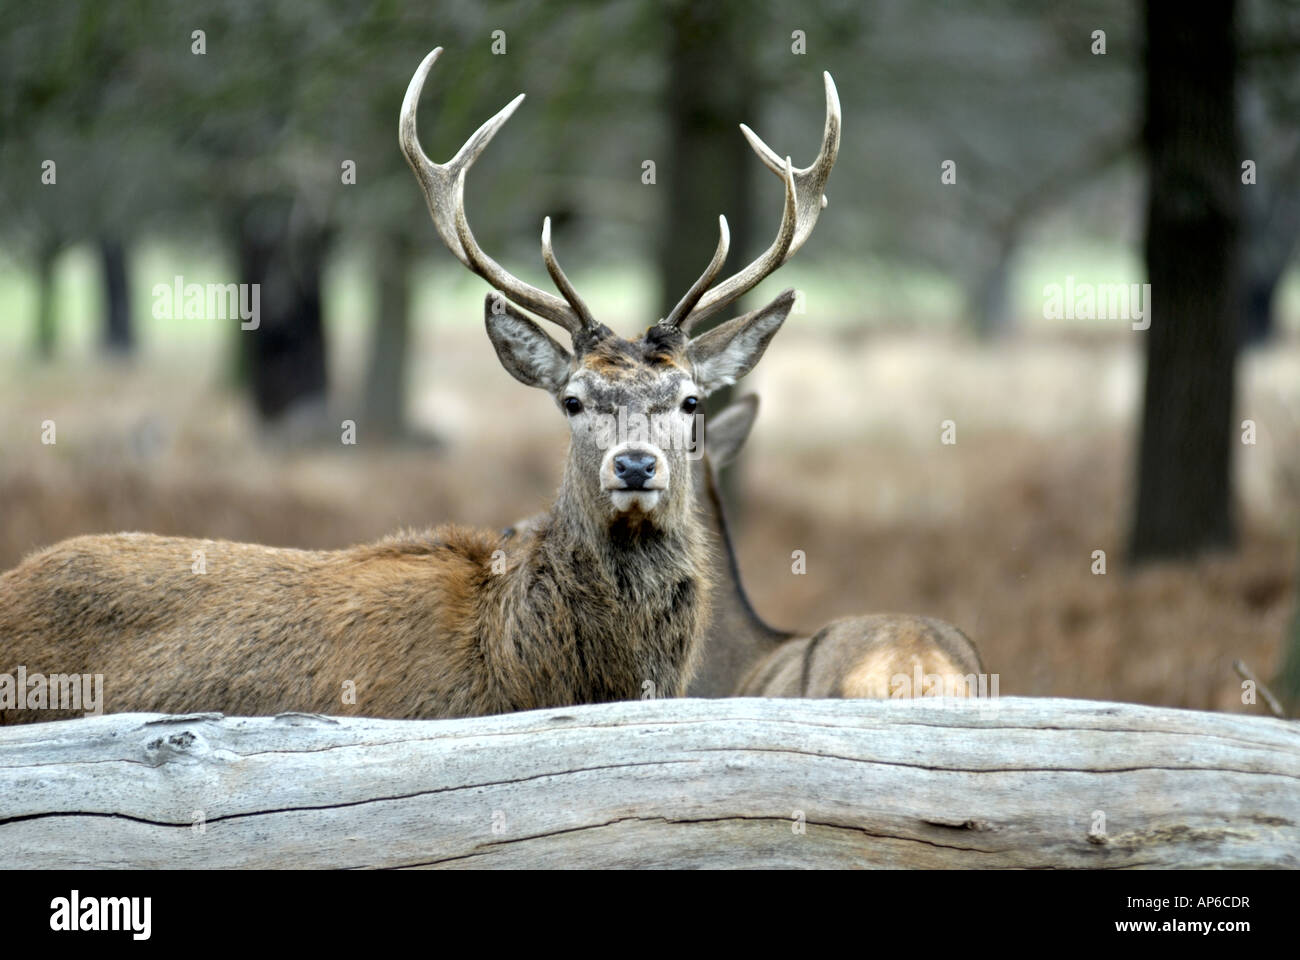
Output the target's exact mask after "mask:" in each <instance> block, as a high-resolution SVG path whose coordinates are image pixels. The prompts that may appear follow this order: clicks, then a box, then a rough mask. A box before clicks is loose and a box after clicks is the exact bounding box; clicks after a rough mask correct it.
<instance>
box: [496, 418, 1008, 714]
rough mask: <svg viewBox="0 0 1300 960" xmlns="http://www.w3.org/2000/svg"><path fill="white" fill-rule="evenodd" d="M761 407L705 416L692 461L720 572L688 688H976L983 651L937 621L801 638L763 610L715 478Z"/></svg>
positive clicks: (791, 692)
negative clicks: (698, 452)
mask: <svg viewBox="0 0 1300 960" xmlns="http://www.w3.org/2000/svg"><path fill="white" fill-rule="evenodd" d="M757 414H758V397H757V396H754V395H752V394H751V395H750V396H746V397H742V398H741V399H739V400H737V401H736V402H734V403H732V404H731V405H730V406H728V407H727V408H726V409H724V410H722V411H721V412H719V413H718V414H716V415H714V416H713V417H711V418H710V419H709V420H708V422H707V424H706V429H705V445H704V452H705V456H704V457H703V458H702V459H701V460H699V461H697V462H696V465H695V469H696V491H697V497H698V501H699V502H698V510H699V515H700V521H701V523H702V524H703V525H704V528H705V529H706V530H707V531H708V533H709V540H710V543H711V546H712V548H713V552H714V567H715V571H716V573H715V590H714V594H713V599H712V604H711V607H712V619H711V621H710V623H709V627H708V632H707V636H706V639H705V641H704V643H703V645H702V651H701V655H700V666H699V669H698V671H697V672H696V674H695V677H694V679H692V681H691V682H690V685H689V686H688V687H687V695H688V696H692V697H726V696H740V697H814V698H827V697H840V698H855V697H861V698H871V699H883V698H888V697H890V696H898V695H899V694H900V691H902V690H904V689H906V690H907V691H908V692H909V693H910V694H914V695H917V696H919V695H921V694H922V693H925V692H928V691H931V690H932V689H933V688H932V684H933V683H934V682H935V681H934V678H936V677H938V678H940V680H939V682H940V683H947V684H948V685H949V689H950V692H954V693H956V694H957V695H961V696H971V695H974V694H975V692H976V690H975V684H976V683H977V680H976V679H975V678H976V677H977V676H978V675H979V674H981V673H982V672H983V665H982V663H981V660H980V655H979V651H978V650H977V649H976V647H975V644H974V643H972V642H971V640H970V639H969V638H968V637H967V636H966V635H965V634H964V633H962V632H961V630H959V629H958V628H957V627H955V626H953V625H952V624H950V623H947V622H945V621H943V620H938V619H935V618H932V617H920V616H914V615H910V614H868V615H862V616H853V617H844V618H842V619H839V620H835V621H833V622H831V623H829V624H827V625H826V626H824V627H822V628H821V629H820V630H818V631H817V632H816V633H814V634H811V635H805V636H800V635H798V634H796V633H795V632H794V631H790V630H781V629H778V628H776V627H773V626H772V625H771V624H769V623H767V621H765V620H764V619H763V618H762V616H760V615H759V613H758V611H757V610H756V609H755V608H754V605H753V603H752V602H751V601H750V599H749V595H748V593H747V591H746V590H745V585H744V581H743V579H742V578H741V575H740V564H739V559H738V557H737V554H736V549H735V545H734V543H733V540H732V536H731V528H730V525H729V524H728V521H727V515H726V510H725V508H724V505H723V501H722V496H721V494H720V490H719V486H718V482H717V476H718V471H719V470H720V469H722V468H723V467H725V466H726V465H727V464H728V463H729V462H731V460H732V459H733V458H734V457H735V456H736V454H737V453H738V452H739V451H740V449H741V447H742V446H743V445H744V443H745V441H746V439H748V437H749V432H750V429H751V428H752V427H753V424H754V419H755V417H756V416H757ZM537 522H538V518H530V519H528V520H525V521H522V522H521V523H518V524H516V525H515V526H514V527H512V528H509V529H508V530H507V531H505V532H506V534H507V536H511V535H514V536H521V537H526V536H527V535H528V533H529V532H530V531H531V530H532V529H533V528H534V527H535V525H536V523H537ZM918 676H919V677H921V678H922V680H921V681H919V682H918V681H916V680H915V678H917V677H918ZM902 677H906V678H907V683H906V684H904V683H902V682H901V680H900V678H902ZM926 678H928V679H926ZM918 687H919V688H920V689H918ZM935 692H937V691H935Z"/></svg>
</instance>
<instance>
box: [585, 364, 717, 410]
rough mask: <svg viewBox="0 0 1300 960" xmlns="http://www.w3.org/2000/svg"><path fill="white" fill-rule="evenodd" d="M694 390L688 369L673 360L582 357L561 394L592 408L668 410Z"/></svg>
mask: <svg viewBox="0 0 1300 960" xmlns="http://www.w3.org/2000/svg"><path fill="white" fill-rule="evenodd" d="M695 390H696V387H695V381H694V380H693V379H692V378H691V375H690V372H689V371H687V370H685V369H683V368H682V367H680V366H678V365H677V364H675V363H662V364H660V363H646V362H629V363H622V362H611V361H609V360H608V359H606V360H601V359H595V360H591V359H589V358H582V359H580V360H579V362H578V368H577V370H576V371H575V372H574V374H573V376H572V377H570V378H569V382H568V384H567V386H566V389H565V393H567V394H572V395H575V396H577V397H579V398H580V399H581V400H582V401H583V403H585V404H586V405H588V406H590V407H592V408H593V409H599V410H606V409H612V408H616V407H629V408H637V409H642V408H644V409H650V410H656V409H671V408H675V407H676V406H677V405H679V404H680V403H681V402H682V400H684V399H685V398H686V397H687V396H688V395H690V394H691V393H694V392H695Z"/></svg>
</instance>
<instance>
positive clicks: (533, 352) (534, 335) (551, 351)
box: [484, 293, 572, 391]
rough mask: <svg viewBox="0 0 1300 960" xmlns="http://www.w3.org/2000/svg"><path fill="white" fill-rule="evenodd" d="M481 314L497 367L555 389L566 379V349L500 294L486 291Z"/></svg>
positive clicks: (544, 386)
mask: <svg viewBox="0 0 1300 960" xmlns="http://www.w3.org/2000/svg"><path fill="white" fill-rule="evenodd" d="M484 316H485V320H486V322H487V332H488V338H489V339H490V340H491V341H492V346H493V347H494V348H496V352H497V357H498V358H500V360H501V366H503V367H505V368H506V371H507V372H508V373H509V374H510V375H511V376H512V377H514V378H515V379H516V380H518V381H519V382H520V383H525V384H527V385H528V386H530V387H540V388H542V389H543V390H548V391H555V390H558V389H559V388H560V386H561V385H562V384H563V383H564V382H565V381H566V380H567V379H568V378H569V361H570V360H571V359H572V357H571V356H570V354H569V351H568V350H565V349H564V348H563V347H562V346H560V345H559V344H558V343H556V342H555V341H554V340H552V339H551V337H550V336H548V335H547V333H546V331H545V330H543V329H542V328H541V327H539V326H538V325H537V324H536V323H534V322H533V321H532V320H529V319H528V318H527V317H526V316H524V315H523V314H522V313H520V312H519V311H518V310H516V309H515V308H514V307H512V306H511V305H510V304H509V303H507V302H506V300H505V298H504V297H502V296H501V295H500V294H498V293H489V294H488V296H487V301H486V303H485V304H484Z"/></svg>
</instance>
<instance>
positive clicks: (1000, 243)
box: [971, 234, 1016, 341]
mask: <svg viewBox="0 0 1300 960" xmlns="http://www.w3.org/2000/svg"><path fill="white" fill-rule="evenodd" d="M1015 249H1016V239H1015V237H1014V236H1013V235H1011V234H1005V235H1003V236H1001V237H999V238H998V239H997V240H996V242H995V243H994V244H993V250H992V251H991V252H990V255H989V259H988V260H987V261H986V262H985V263H983V264H982V268H981V269H980V271H979V272H978V274H977V275H976V279H975V282H974V291H973V298H972V305H971V312H972V313H973V315H974V321H975V335H976V336H977V337H978V338H979V339H980V340H985V341H990V340H1000V339H1002V338H1004V337H1007V336H1009V335H1010V334H1011V333H1012V332H1013V330H1014V327H1015V318H1014V316H1013V315H1012V311H1013V305H1012V302H1011V261H1012V256H1013V254H1014V252H1015Z"/></svg>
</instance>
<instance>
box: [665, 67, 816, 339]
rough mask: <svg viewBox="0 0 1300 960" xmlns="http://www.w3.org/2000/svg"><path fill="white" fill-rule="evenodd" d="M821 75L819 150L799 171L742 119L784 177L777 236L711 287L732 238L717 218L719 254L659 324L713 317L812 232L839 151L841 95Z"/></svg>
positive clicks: (753, 142)
mask: <svg viewBox="0 0 1300 960" xmlns="http://www.w3.org/2000/svg"><path fill="white" fill-rule="evenodd" d="M822 77H823V78H824V80H825V82H826V128H825V131H824V132H823V133H822V146H821V150H820V151H819V152H818V154H817V159H816V160H814V161H813V162H812V164H811V165H810V166H807V167H804V168H803V169H802V170H800V169H797V168H796V167H795V166H794V164H793V163H791V162H790V158H789V157H786V158H785V160H782V159H781V158H780V157H779V156H777V154H776V151H774V150H773V149H772V148H771V147H769V146H768V145H767V144H766V143H764V142H763V141H762V140H761V139H759V136H758V134H756V133H754V131H753V130H751V129H749V127H747V126H745V124H743V123H742V124H741V125H740V132H741V133H743V134H744V135H745V139H746V140H748V141H749V145H750V146H751V147H753V148H754V152H755V153H757V154H758V156H759V159H761V160H762V161H763V163H764V164H765V165H766V166H767V168H768V169H769V170H771V171H772V172H773V173H775V174H776V175H777V176H778V177H780V178H781V179H782V180H783V181H784V182H785V209H784V211H783V212H782V214H781V226H780V227H779V228H778V229H777V232H776V239H775V240H773V241H772V245H771V246H770V247H768V248H767V251H766V252H765V253H763V255H762V256H760V257H759V258H758V259H757V260H755V261H754V262H753V263H751V264H750V265H749V266H747V267H745V269H743V270H741V271H740V272H739V273H736V274H733V275H732V276H730V277H728V278H727V279H726V280H724V281H722V283H720V284H718V285H717V286H716V287H713V289H709V287H710V285H711V284H712V283H713V281H714V279H715V278H716V277H717V275H718V271H719V270H721V269H722V261H723V260H725V259H726V256H727V247H728V244H729V243H730V240H729V237H728V234H727V220H726V218H725V217H719V218H718V225H719V230H720V233H721V239H720V240H719V242H718V251H717V253H715V254H714V255H713V260H712V261H711V262H710V263H709V266H708V268H707V269H706V270H705V271H704V273H703V274H702V275H701V276H700V279H699V280H697V281H695V284H694V286H692V287H691V289H690V290H689V291H687V293H686V296H684V297H683V298H682V299H681V302H679V303H678V304H677V306H675V307H673V310H672V312H671V313H670V314H668V316H667V318H665V319H664V320H662V321H661V322H662V323H664V324H666V325H668V326H674V327H680V328H681V330H682V331H683V332H689V331H690V329H691V327H692V326H693V325H694V324H696V323H698V322H699V321H701V320H703V319H704V318H705V317H709V316H712V315H713V314H715V313H717V312H718V311H719V310H721V309H723V308H724V307H726V306H728V305H729V304H731V303H733V302H734V301H736V300H738V299H739V298H740V297H742V296H744V294H746V293H748V292H749V291H750V290H752V289H753V288H754V287H755V286H757V285H758V283H759V282H760V281H762V280H763V279H764V278H765V277H767V276H768V275H769V274H771V273H772V272H773V271H775V270H776V269H777V268H778V267H780V266H781V264H783V263H785V262H786V261H787V260H789V259H790V258H791V257H792V256H794V255H795V252H796V251H797V250H798V249H799V248H800V247H802V246H803V245H804V242H805V241H806V240H807V239H808V237H809V236H810V235H811V234H812V232H813V227H814V226H816V224H817V217H818V215H819V214H820V213H821V211H822V208H823V207H824V206H826V195H825V194H824V193H823V192H822V191H823V189H824V188H825V186H826V180H827V179H828V178H829V177H830V175H831V167H833V166H835V158H836V156H837V155H838V154H839V152H840V98H839V94H838V93H836V91H835V81H834V80H832V79H831V75H830V74H829V73H823V74H822ZM706 291H707V292H706Z"/></svg>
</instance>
